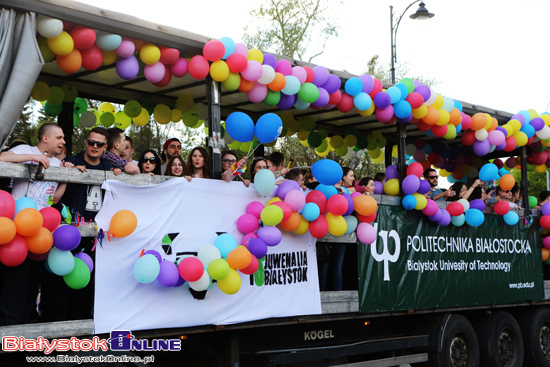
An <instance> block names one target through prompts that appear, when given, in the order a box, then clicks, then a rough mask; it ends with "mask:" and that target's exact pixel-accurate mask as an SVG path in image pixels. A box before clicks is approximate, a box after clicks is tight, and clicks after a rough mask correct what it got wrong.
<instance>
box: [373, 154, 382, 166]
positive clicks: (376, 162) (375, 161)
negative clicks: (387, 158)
mask: <svg viewBox="0 0 550 367" xmlns="http://www.w3.org/2000/svg"><path fill="white" fill-rule="evenodd" d="M382 162H384V154H380V156H379V157H378V158H372V163H374V164H380V163H382Z"/></svg>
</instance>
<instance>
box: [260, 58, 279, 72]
mask: <svg viewBox="0 0 550 367" xmlns="http://www.w3.org/2000/svg"><path fill="white" fill-rule="evenodd" d="M262 65H269V66H271V67H272V68H273V69H275V68H276V67H277V58H276V57H275V56H273V55H271V54H264V61H263V62H262Z"/></svg>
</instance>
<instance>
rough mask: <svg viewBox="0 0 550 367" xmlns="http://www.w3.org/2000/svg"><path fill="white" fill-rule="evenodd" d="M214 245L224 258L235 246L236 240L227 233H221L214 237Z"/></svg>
mask: <svg viewBox="0 0 550 367" xmlns="http://www.w3.org/2000/svg"><path fill="white" fill-rule="evenodd" d="M214 246H216V248H217V249H218V250H220V254H221V255H222V257H223V258H226V257H227V255H229V253H230V252H231V251H233V250H234V249H236V248H237V240H236V239H235V237H233V236H232V235H230V234H229V233H223V234H221V235H219V236H218V237H217V238H216V240H215V241H214Z"/></svg>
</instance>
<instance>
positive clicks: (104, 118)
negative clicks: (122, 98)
mask: <svg viewBox="0 0 550 367" xmlns="http://www.w3.org/2000/svg"><path fill="white" fill-rule="evenodd" d="M99 122H101V125H103V126H105V127H111V126H113V124H114V123H115V115H113V114H112V113H111V112H103V113H102V114H101V116H99Z"/></svg>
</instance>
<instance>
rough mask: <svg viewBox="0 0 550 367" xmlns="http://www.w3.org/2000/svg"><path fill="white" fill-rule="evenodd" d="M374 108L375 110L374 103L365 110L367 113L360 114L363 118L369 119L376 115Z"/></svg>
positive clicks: (360, 112) (361, 112)
mask: <svg viewBox="0 0 550 367" xmlns="http://www.w3.org/2000/svg"><path fill="white" fill-rule="evenodd" d="M374 108H375V105H374V103H373V104H371V106H370V107H369V109H368V110H365V111H359V114H360V115H361V116H364V117H369V116H370V115H372V114H373V113H374Z"/></svg>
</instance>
